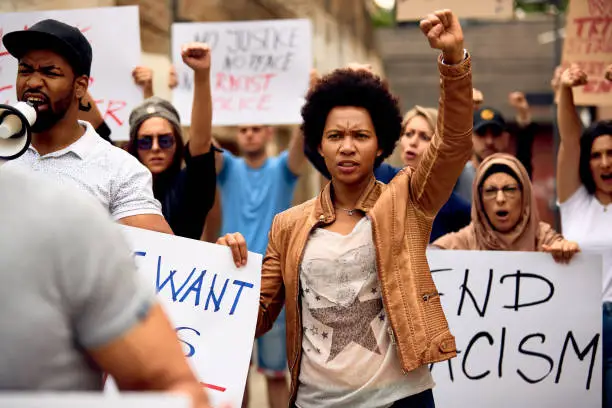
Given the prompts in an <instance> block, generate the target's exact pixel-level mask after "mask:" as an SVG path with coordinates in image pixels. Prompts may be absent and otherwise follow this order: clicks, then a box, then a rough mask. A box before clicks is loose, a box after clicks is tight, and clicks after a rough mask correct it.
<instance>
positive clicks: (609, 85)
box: [583, 78, 612, 94]
mask: <svg viewBox="0 0 612 408" xmlns="http://www.w3.org/2000/svg"><path fill="white" fill-rule="evenodd" d="M583 91H584V93H588V94H601V93H610V92H611V91H612V82H610V81H608V80H607V79H603V78H593V79H590V78H589V82H588V83H587V84H586V85H585V86H584V88H583Z"/></svg>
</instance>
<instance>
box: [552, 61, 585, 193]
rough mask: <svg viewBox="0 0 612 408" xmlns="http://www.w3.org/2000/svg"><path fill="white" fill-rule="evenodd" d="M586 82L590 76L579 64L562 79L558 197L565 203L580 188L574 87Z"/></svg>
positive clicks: (558, 115) (579, 130)
mask: <svg viewBox="0 0 612 408" xmlns="http://www.w3.org/2000/svg"><path fill="white" fill-rule="evenodd" d="M586 83H587V76H586V74H585V73H584V71H582V70H581V69H580V67H578V66H577V65H572V66H571V67H570V68H568V69H566V70H565V71H563V73H562V74H561V80H560V84H559V86H560V89H559V104H558V106H557V126H558V127H559V137H560V139H561V142H560V144H559V153H558V155H557V197H558V198H559V202H561V203H563V202H564V201H566V200H567V199H569V198H570V197H571V196H572V195H573V194H574V193H575V192H576V190H578V188H580V185H581V181H580V173H579V171H578V167H579V164H580V134H581V133H582V122H581V121H580V117H579V116H578V112H577V111H576V106H575V105H574V95H573V93H572V88H573V87H575V86H579V85H584V84H586Z"/></svg>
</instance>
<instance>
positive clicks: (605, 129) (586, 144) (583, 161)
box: [578, 120, 612, 195]
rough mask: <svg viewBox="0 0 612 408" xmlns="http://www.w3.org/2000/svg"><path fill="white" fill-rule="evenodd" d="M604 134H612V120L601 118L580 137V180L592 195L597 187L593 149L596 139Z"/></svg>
mask: <svg viewBox="0 0 612 408" xmlns="http://www.w3.org/2000/svg"><path fill="white" fill-rule="evenodd" d="M604 135H610V136H612V120H600V121H599V122H595V123H593V124H592V125H591V126H589V127H588V128H586V129H585V130H584V132H583V133H582V137H581V138H580V164H579V165H578V169H579V173H580V180H581V181H582V184H583V185H584V187H585V188H586V190H587V191H588V192H589V194H591V195H593V194H595V190H596V189H597V187H596V186H595V179H594V178H593V172H591V149H592V148H593V142H595V139H597V138H598V137H599V136H604Z"/></svg>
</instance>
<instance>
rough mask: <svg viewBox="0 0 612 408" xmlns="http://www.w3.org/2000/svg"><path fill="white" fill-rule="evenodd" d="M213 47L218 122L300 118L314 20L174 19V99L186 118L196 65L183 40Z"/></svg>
mask: <svg viewBox="0 0 612 408" xmlns="http://www.w3.org/2000/svg"><path fill="white" fill-rule="evenodd" d="M193 41H198V42H205V43H208V44H209V45H210V47H211V49H212V66H211V72H210V77H211V90H212V97H213V125H215V126H226V125H239V124H249V123H251V124H256V123H263V124H268V125H278V124H293V123H300V122H301V116H300V110H301V108H302V105H303V101H304V96H305V94H306V91H307V89H308V80H309V72H310V67H311V65H312V49H311V47H312V46H311V42H312V36H311V25H310V21H309V20H305V19H299V20H266V21H245V22H226V23H177V24H173V25H172V59H173V61H174V64H175V66H176V71H177V78H178V86H177V87H176V88H175V89H174V92H173V102H174V105H175V106H176V108H177V109H178V111H179V113H180V116H181V123H182V124H184V125H186V126H188V125H189V124H190V122H191V104H192V100H193V71H192V70H191V69H190V68H189V67H188V66H186V65H185V64H184V63H183V60H182V58H181V46H182V45H184V44H186V43H189V42H193Z"/></svg>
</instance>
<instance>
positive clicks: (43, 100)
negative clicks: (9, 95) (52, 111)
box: [21, 92, 49, 112]
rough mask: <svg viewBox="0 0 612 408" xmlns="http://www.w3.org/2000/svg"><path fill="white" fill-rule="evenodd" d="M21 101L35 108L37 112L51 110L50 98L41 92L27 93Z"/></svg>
mask: <svg viewBox="0 0 612 408" xmlns="http://www.w3.org/2000/svg"><path fill="white" fill-rule="evenodd" d="M21 100H22V101H24V102H27V103H29V104H30V105H32V106H34V109H36V111H37V112H40V111H44V110H47V109H49V97H48V96H47V95H45V94H43V93H40V92H26V93H24V94H23V97H22V98H21Z"/></svg>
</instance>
